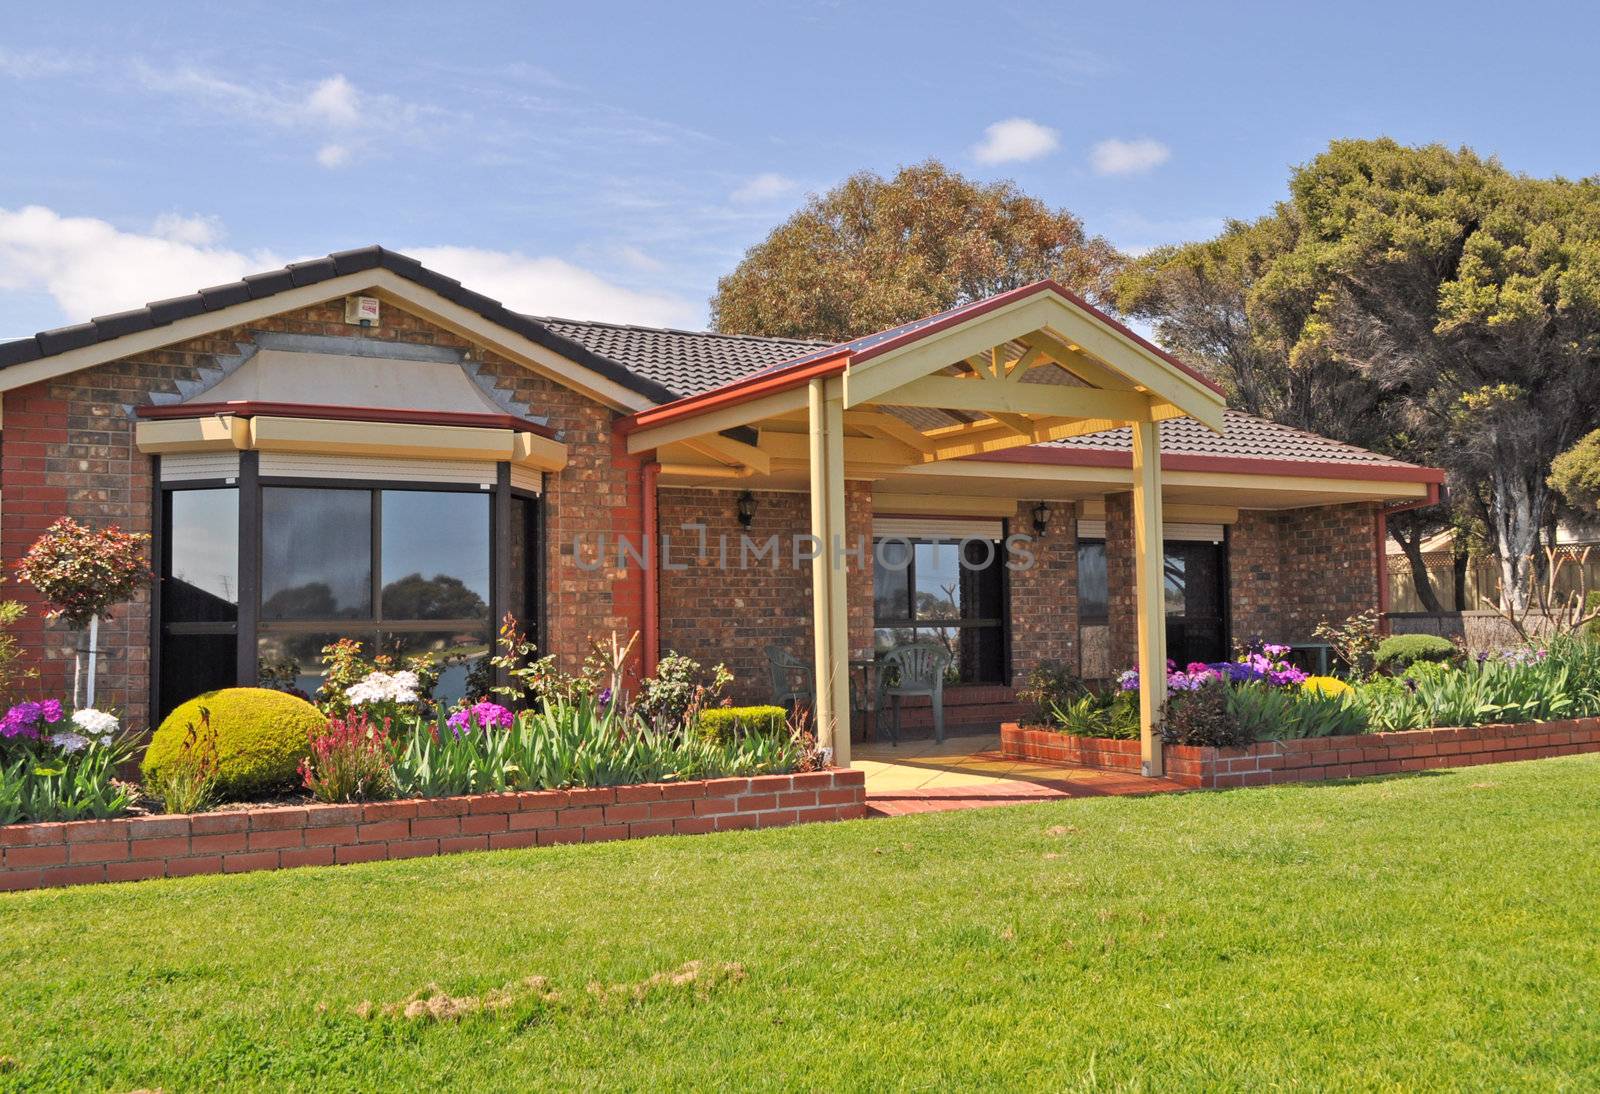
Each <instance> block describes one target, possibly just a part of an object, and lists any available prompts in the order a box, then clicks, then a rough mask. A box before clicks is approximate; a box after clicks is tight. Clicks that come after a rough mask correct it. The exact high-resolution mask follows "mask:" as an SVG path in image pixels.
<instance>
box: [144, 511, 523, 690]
mask: <svg viewBox="0 0 1600 1094" xmlns="http://www.w3.org/2000/svg"><path fill="white" fill-rule="evenodd" d="M502 489H503V487H502ZM494 500H495V495H494V494H493V493H492V492H491V491H488V490H483V489H481V488H479V487H476V486H471V487H460V488H454V489H452V488H450V487H446V486H439V487H431V486H430V487H427V488H416V489H413V488H401V487H381V486H380V487H373V486H351V487H345V486H337V485H329V486H322V485H318V486H307V485H300V484H296V483H285V482H283V481H282V480H279V481H277V482H268V483H264V484H261V485H259V486H258V487H256V488H255V489H254V490H252V489H250V488H248V487H247V488H246V489H245V490H244V492H243V494H242V495H241V492H240V490H239V489H237V488H235V487H232V486H229V487H225V488H223V487H213V486H207V487H204V488H187V487H169V488H167V489H165V490H164V491H163V494H162V511H163V535H162V545H163V550H162V554H163V558H162V576H163V581H162V586H161V587H162V593H161V672H160V690H159V704H160V706H159V708H158V710H157V713H158V714H159V715H164V714H165V713H166V712H167V711H170V710H171V709H172V708H173V707H175V706H177V705H178V704H179V703H180V702H183V701H184V700H186V699H189V698H192V697H193V696H195V695H197V694H199V693H201V692H203V691H207V690H210V689H212V688H216V687H224V686H228V685H232V684H234V683H236V682H237V681H238V680H239V678H240V667H239V650H240V648H241V647H240V644H241V643H243V644H244V646H243V648H244V649H254V650H255V651H256V653H257V662H256V663H257V665H258V666H261V667H262V668H267V667H271V668H274V669H281V668H282V667H285V663H287V662H293V663H294V664H295V665H296V666H298V668H297V672H296V676H295V685H296V687H298V688H299V689H300V690H302V691H305V692H308V693H310V692H314V691H315V690H316V688H317V687H318V685H319V684H320V667H321V666H320V655H321V651H322V648H323V647H324V646H326V645H328V644H329V643H331V642H333V641H335V640H337V639H339V638H352V639H355V640H356V641H358V642H360V643H361V644H362V645H363V646H364V647H365V650H366V652H367V654H368V655H369V656H371V655H373V654H376V653H386V654H389V655H391V656H395V657H406V656H410V655H413V654H420V653H432V654H433V655H434V656H435V658H436V660H437V661H438V662H440V663H442V664H443V665H444V670H443V672H442V674H441V677H440V681H439V684H438V686H437V688H436V689H435V692H434V694H435V696H436V697H437V698H439V699H440V700H443V701H447V702H448V701H453V700H455V699H456V698H458V697H460V696H461V695H462V694H464V692H465V689H466V685H467V676H468V672H469V670H470V667H471V664H472V662H474V661H475V660H477V659H479V658H482V657H483V656H485V655H486V654H487V653H488V651H489V648H490V643H491V642H492V640H493V628H494V625H495V620H494V619H493V615H492V612H493V610H494V609H492V607H491V605H493V604H495V603H497V601H496V596H497V595H498V596H501V597H503V598H504V600H503V604H504V608H503V609H502V610H508V611H511V612H513V613H514V614H516V616H517V618H518V620H519V622H520V624H521V625H522V626H523V627H524V629H526V630H528V631H529V632H530V633H535V632H536V629H537V622H538V620H537V610H538V597H537V596H536V589H537V587H538V576H537V575H538V570H537V568H536V563H535V560H534V559H533V557H532V556H533V555H534V553H535V552H536V550H537V543H538V540H537V536H536V531H537V511H538V500H537V498H535V497H528V496H523V495H520V494H513V495H512V496H510V497H509V498H508V499H505V500H508V501H509V502H510V505H509V510H508V511H509V514H510V519H509V525H510V527H509V528H507V529H505V530H504V533H503V535H502V536H501V541H502V546H503V548H504V549H505V550H507V551H508V552H509V559H507V560H506V561H507V562H509V565H508V566H506V568H505V570H504V571H502V572H503V573H505V574H506V577H505V578H504V579H503V580H504V581H505V582H506V587H505V588H503V589H500V590H496V589H495V588H494V581H493V578H492V576H491V575H492V560H493V557H494V550H495V548H494V547H493V546H492V542H491V522H492V516H491V514H492V510H493V502H494ZM241 502H242V503H243V504H245V505H250V504H252V502H253V503H254V504H256V505H258V506H259V526H260V529H261V531H260V538H259V541H255V542H251V543H248V544H241V543H240V540H239V535H240V529H241V527H250V526H252V523H253V522H252V521H251V520H245V521H243V522H242V523H241V519H240V517H241V514H240V505H241ZM503 511H504V510H503ZM248 515H249V514H247V516H248ZM253 538H254V537H252V539H253ZM256 559H259V564H260V570H259V581H260V599H259V601H258V602H255V601H253V602H252V603H251V604H250V605H249V607H250V608H251V609H252V610H251V611H249V612H243V613H242V612H241V610H240V609H241V605H240V602H239V589H240V572H241V568H242V563H254V561H255V560H256ZM241 620H244V622H243V623H241ZM241 627H242V628H243V630H242V631H241ZM245 667H246V668H249V667H250V664H249V662H248V660H247V661H246V663H245Z"/></svg>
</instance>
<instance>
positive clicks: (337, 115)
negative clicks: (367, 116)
mask: <svg viewBox="0 0 1600 1094" xmlns="http://www.w3.org/2000/svg"><path fill="white" fill-rule="evenodd" d="M305 109H306V113H308V114H310V115H311V116H312V117H313V118H318V119H320V120H322V121H324V122H326V123H327V124H329V125H333V126H348V125H355V124H356V122H358V121H360V120H361V100H360V96H358V95H357V94H356V89H355V86H354V85H352V84H351V83H350V81H349V80H347V79H345V78H344V77H343V76H330V77H328V78H327V79H326V80H323V81H322V82H321V83H319V84H318V85H317V86H316V87H314V88H312V89H311V94H309V95H307V96H306V101H305Z"/></svg>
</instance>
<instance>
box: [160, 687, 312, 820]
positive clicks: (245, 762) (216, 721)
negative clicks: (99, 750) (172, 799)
mask: <svg viewBox="0 0 1600 1094" xmlns="http://www.w3.org/2000/svg"><path fill="white" fill-rule="evenodd" d="M207 720H209V723H210V731H211V733H212V734H214V736H215V748H216V780H217V783H216V785H217V792H218V794H219V795H221V796H224V797H230V798H252V797H260V796H262V795H266V794H274V793H278V792H280V791H286V790H291V789H293V788H294V787H295V786H296V785H297V784H298V783H299V781H300V776H299V769H300V761H301V760H302V759H304V758H305V757H306V755H307V754H308V753H309V752H310V741H311V734H312V733H313V732H318V731H320V730H321V729H322V728H323V725H324V718H323V716H322V714H321V713H320V712H319V711H318V710H317V708H316V707H314V706H312V705H311V704H310V703H308V702H306V701H305V700H304V699H301V698H299V697H298V696H294V695H289V694H287V693H285V692H281V691H271V690H269V689H267V688H223V689H222V690H221V691H211V692H207V693H206V694H204V695H198V696H196V697H195V698H193V699H190V700H189V701H188V702H187V703H184V704H182V705H181V706H179V707H178V708H177V709H176V710H174V711H173V712H172V713H171V714H169V715H167V717H166V719H165V720H164V721H163V722H162V723H161V726H160V728H159V729H157V730H156V732H155V735H154V736H153V737H151V738H150V747H149V748H147V749H146V750H145V754H144V763H143V766H142V771H143V774H144V778H145V781H146V782H150V783H155V782H159V781H161V779H162V776H163V773H164V771H165V769H166V767H167V766H168V765H171V764H174V763H178V762H180V760H181V757H182V751H183V742H184V739H185V737H186V736H187V734H188V731H189V727H190V726H191V725H200V724H202V722H204V721H207Z"/></svg>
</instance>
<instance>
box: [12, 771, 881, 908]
mask: <svg viewBox="0 0 1600 1094" xmlns="http://www.w3.org/2000/svg"><path fill="white" fill-rule="evenodd" d="M865 803H866V776H865V773H864V772H861V771H815V772H810V773H806V774H800V775H761V776H758V777H756V778H752V779H741V778H734V779H711V780H705V781H700V782H688V783H646V784H644V785H639V786H608V787H598V788H595V789H586V790H541V791H534V792H529V793H522V794H477V795H472V796H468V797H460V798H425V799H422V800H411V801H393V802H371V803H368V804H365V805H317V804H313V805H304V806H287V807H282V808H274V809H256V810H251V811H248V812H236V813H220V812H219V813H194V814H177V815H173V816H155V817H129V818H126V819H122V820H97V821H73V822H70V823H66V824H15V825H8V826H5V827H0V853H3V858H4V861H3V863H0V890H6V889H38V888H43V887H46V886H56V885H83V884H89V883H92V882H99V881H143V880H146V879H149V878H158V877H187V876H189V875H192V874H221V873H228V874H238V873H245V872H247V871H252V870H279V869H288V868H290V867H294V866H332V865H334V864H343V863H350V862H373V861H377V860H380V859H401V858H417V857H419V856H430V855H448V854H453V853H455V852H458V851H498V850H508V849H511V848H519V847H535V846H538V847H545V846H549V845H551V844H557V843H598V842H601V841H604V840H615V839H640V838H643V837H645V836H667V835H693V834H699V833H704V832H725V831H731V830H733V829H740V828H781V827H786V826H788V825H793V824H806V823H809V822H813V821H833V820H853V819H855V818H857V817H860V816H862V815H863V814H864V812H865V808H866V804H865Z"/></svg>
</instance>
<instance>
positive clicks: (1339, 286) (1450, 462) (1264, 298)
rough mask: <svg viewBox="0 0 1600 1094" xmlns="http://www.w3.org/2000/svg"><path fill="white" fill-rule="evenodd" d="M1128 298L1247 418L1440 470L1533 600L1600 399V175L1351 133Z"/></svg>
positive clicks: (1148, 276)
mask: <svg viewBox="0 0 1600 1094" xmlns="http://www.w3.org/2000/svg"><path fill="white" fill-rule="evenodd" d="M1118 301H1119V304H1120V305H1121V306H1122V308H1123V309H1124V310H1126V311H1129V312H1131V313H1133V314H1136V315H1140V316H1143V317H1145V318H1147V319H1150V320H1151V321H1153V322H1154V323H1155V325H1156V328H1157V332H1158V335H1159V336H1160V337H1161V338H1162V339H1163V340H1164V341H1165V342H1167V343H1168V344H1169V345H1171V346H1173V347H1174V348H1175V349H1178V350H1180V351H1182V352H1186V353H1188V354H1189V355H1190V356H1192V357H1193V358H1194V359H1195V360H1196V361H1197V362H1198V363H1200V364H1202V365H1203V366H1205V367H1207V368H1208V369H1210V370H1211V371H1212V372H1213V373H1214V374H1215V375H1216V376H1218V378H1219V379H1221V380H1222V381H1223V382H1224V383H1225V384H1226V385H1227V386H1228V387H1229V388H1230V389H1231V390H1232V391H1233V392H1234V393H1235V395H1236V396H1237V397H1238V398H1239V399H1240V403H1241V405H1243V406H1244V407H1245V408H1246V409H1253V410H1255V411H1256V412H1258V413H1263V414H1265V415H1267V416H1269V417H1275V418H1278V419H1280V420H1284V421H1288V422H1289V423H1290V424H1294V425H1300V426H1303V427H1306V428H1313V429H1316V430H1318V431H1320V432H1324V433H1329V434H1331V435H1333V436H1336V437H1341V438H1343V439H1346V440H1350V441H1352V442H1354V443H1358V444H1363V445H1367V446H1369V447H1373V448H1376V449H1378V450H1380V451H1386V452H1390V453H1393V454H1395V455H1398V456H1402V457H1405V458H1411V459H1422V460H1426V461H1429V462H1433V463H1437V464H1439V465H1441V466H1443V467H1445V468H1446V469H1447V471H1448V472H1449V473H1450V483H1451V486H1452V489H1453V492H1454V494H1455V496H1456V497H1457V499H1458V500H1459V501H1460V502H1461V503H1462V504H1463V505H1464V506H1465V507H1466V508H1467V509H1468V510H1469V511H1470V513H1471V515H1472V516H1474V517H1476V518H1477V519H1478V520H1480V521H1481V522H1482V525H1483V526H1484V528H1485V530H1486V534H1487V540H1488V543H1489V546H1490V547H1491V548H1492V549H1493V550H1494V552H1495V554H1496V556H1497V557H1498V559H1499V565H1500V576H1501V587H1502V591H1503V596H1504V597H1505V598H1506V600H1507V601H1508V602H1509V603H1510V605H1511V606H1512V607H1514V608H1516V609H1519V610H1521V609H1525V607H1526V605H1525V604H1524V603H1523V599H1524V594H1525V589H1526V585H1527V578H1528V574H1529V567H1530V566H1535V565H1536V562H1535V561H1534V558H1535V550H1536V548H1537V547H1538V546H1539V545H1540V543H1541V542H1543V541H1546V540H1547V539H1548V532H1549V530H1550V529H1552V528H1553V526H1554V522H1555V519H1556V516H1557V514H1558V510H1559V506H1560V500H1559V498H1558V496H1557V495H1556V494H1555V493H1554V492H1553V491H1552V490H1551V488H1550V487H1549V485H1548V483H1547V481H1546V479H1547V476H1548V474H1549V469H1550V463H1551V460H1552V459H1553V458H1554V457H1555V456H1556V454H1557V453H1559V452H1561V451H1562V450H1563V449H1565V448H1566V447H1568V446H1570V445H1571V444H1572V443H1573V441H1574V440H1576V439H1577V437H1578V436H1580V435H1581V434H1583V433H1584V432H1587V431H1588V430H1589V429H1590V428H1592V423H1593V421H1594V418H1595V414H1596V411H1597V409H1600V186H1597V185H1596V183H1595V182H1593V181H1582V182H1571V181H1568V180H1564V179H1533V178H1528V177H1526V176H1523V175H1517V174H1513V173H1511V172H1509V171H1507V170H1506V169H1505V168H1504V167H1502V166H1501V165H1500V164H1499V163H1498V162H1496V161H1494V160H1492V159H1491V160H1486V159H1483V158H1480V157H1479V156H1477V155H1475V154H1474V153H1472V152H1471V151H1470V150H1466V149H1461V150H1452V149H1447V148H1444V147H1442V146H1438V145H1432V146H1428V147H1425V148H1409V147H1405V146H1402V145H1399V144H1397V143H1396V142H1394V141H1390V140H1376V141H1339V142H1335V143H1334V144H1332V145H1331V146H1330V147H1329V149H1328V150H1327V151H1326V152H1324V153H1323V154H1322V155H1320V156H1318V157H1317V158H1316V159H1315V160H1313V161H1312V162H1311V163H1309V164H1306V165H1305V166H1303V167H1301V168H1299V169H1297V170H1296V171H1295V172H1294V173H1293V175H1292V176H1291V179H1290V186H1289V198H1288V199H1287V200H1286V201H1284V202H1281V203H1279V205H1278V206H1277V207H1276V208H1275V209H1274V210H1273V212H1272V213H1271V215H1269V216H1267V217H1265V218H1263V219H1262V220H1260V221H1257V222H1255V223H1253V224H1234V225H1230V226H1229V227H1228V229H1227V230H1226V231H1225V232H1224V233H1223V234H1222V236H1220V237H1219V238H1218V239H1216V240H1211V241H1209V242H1206V243H1200V244H1192V245H1189V246H1186V247H1176V248H1167V249H1164V250H1162V251H1158V252H1155V253H1153V254H1151V255H1148V256H1146V257H1145V258H1144V259H1142V260H1141V261H1140V262H1138V263H1136V264H1135V266H1134V268H1132V269H1131V270H1129V271H1128V272H1127V273H1126V274H1124V276H1123V278H1122V279H1121V280H1120V282H1119V284H1118ZM1395 523H1396V526H1397V527H1396V538H1397V539H1398V540H1400V542H1401V543H1402V546H1408V553H1411V554H1413V562H1414V564H1416V563H1420V554H1417V553H1416V551H1415V548H1416V544H1417V542H1418V541H1419V540H1420V533H1419V532H1418V530H1417V527H1416V525H1415V524H1414V523H1413V524H1411V525H1409V529H1410V536H1409V544H1408V534H1407V528H1408V525H1407V522H1405V521H1397V522H1395Z"/></svg>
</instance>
